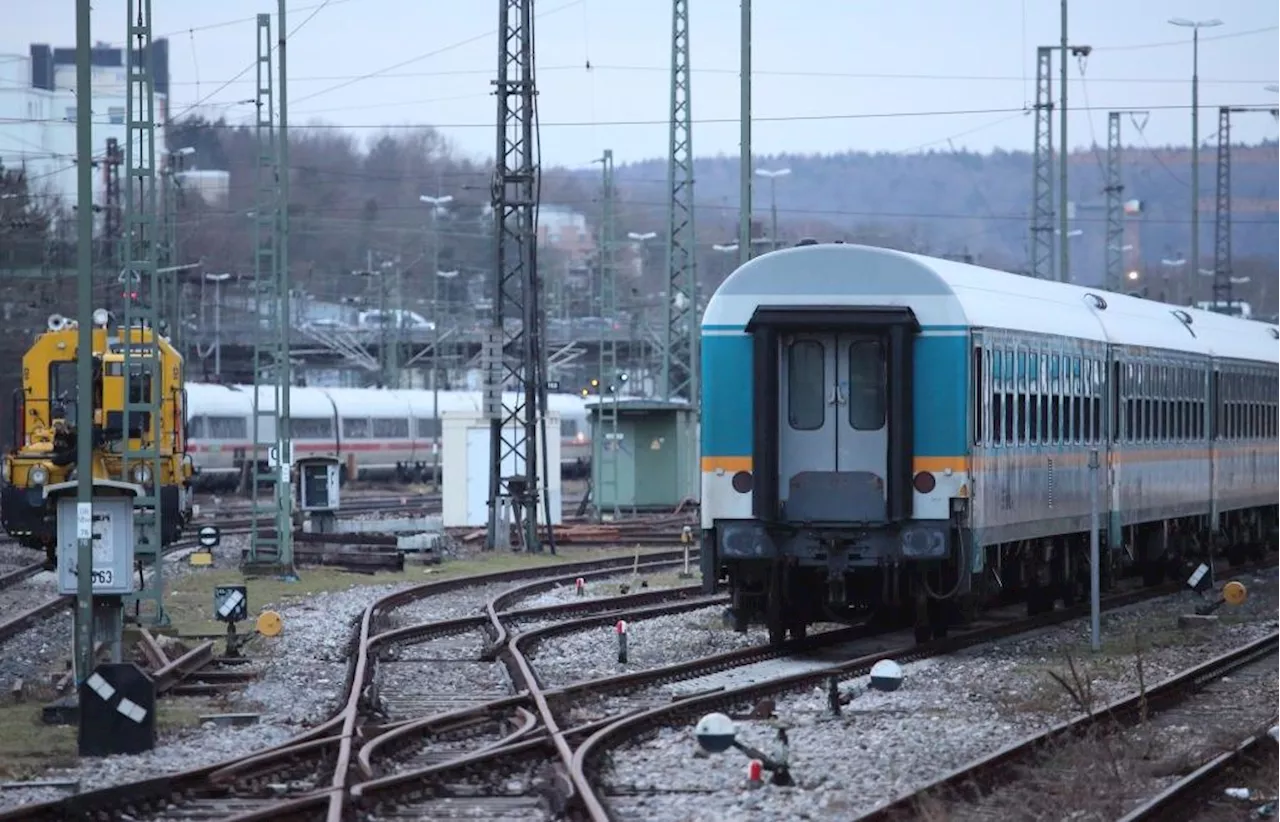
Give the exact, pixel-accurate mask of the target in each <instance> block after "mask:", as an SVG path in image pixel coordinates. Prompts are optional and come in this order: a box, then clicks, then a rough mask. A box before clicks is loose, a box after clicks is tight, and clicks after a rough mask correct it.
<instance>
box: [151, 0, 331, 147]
mask: <svg viewBox="0 0 1280 822" xmlns="http://www.w3.org/2000/svg"><path fill="white" fill-rule="evenodd" d="M337 1H338V2H343V3H345V2H349V0H337ZM333 2H334V0H324V2H322V3H320V4H318V5H317V6H315V7H314V9H315V10H314V11H312V12H311V14H309V15H308V16H307V19H305V20H303V21H302V22H301V23H299V24H298V25H296V26H294V27H293V31H291V32H289V34H288V35H287V36H286V38H285V39H287V40H292V39H293V36H294V35H295V34H297V33H298V32H299V31H300V30H301V29H302V27H303V26H305V25H306V24H307V23H310V22H311V21H312V20H313V19H314V18H315V16H316V15H317V14H319V13H320V12H321V11H322V10H324V8H325V6H328V5H331V4H332V3H333ZM252 19H253V20H255V21H256V20H257V17H254V18H252ZM277 48H279V43H272V44H271V53H272V54H275V51H276V49H277ZM256 65H258V60H257V58H256V57H255V58H254V59H253V61H252V62H250V63H249V64H248V65H247V66H245V67H244V68H242V69H240V71H239V73H237V74H236V76H234V77H232V78H231V79H230V80H227V81H226V82H224V83H222V85H220V86H218V87H217V88H216V89H214V90H213V91H211V92H210V93H208V94H206V95H205V96H204V97H202V98H200V99H199V100H197V101H196V102H194V103H192V104H191V105H189V106H187V107H186V108H184V109H183V110H182V111H180V112H178V113H177V114H176V115H172V116H170V117H169V122H172V121H174V120H180V119H182V118H183V117H184V116H186V115H187V114H188V113H190V112H192V111H194V110H195V109H197V108H199V107H200V106H202V105H204V104H205V103H207V102H209V99H210V98H212V97H215V96H217V95H218V94H219V93H221V92H222V91H223V89H226V88H227V87H228V86H230V85H231V84H232V83H234V82H236V81H237V80H239V79H240V78H241V77H243V76H245V75H246V74H248V73H249V72H250V71H251V70H253V68H254V66H256Z"/></svg>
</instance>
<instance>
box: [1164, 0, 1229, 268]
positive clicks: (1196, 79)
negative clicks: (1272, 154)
mask: <svg viewBox="0 0 1280 822" xmlns="http://www.w3.org/2000/svg"><path fill="white" fill-rule="evenodd" d="M1169 22H1170V23H1171V24H1172V25H1175V26H1182V27H1183V28H1189V29H1191V265H1192V266H1193V267H1194V266H1199V265H1200V29H1209V28H1213V27H1215V26H1221V25H1222V21H1221V20H1218V19H1216V18H1215V19H1212V20H1187V19H1186V18H1183V17H1174V18H1172V19H1171V20H1169Z"/></svg>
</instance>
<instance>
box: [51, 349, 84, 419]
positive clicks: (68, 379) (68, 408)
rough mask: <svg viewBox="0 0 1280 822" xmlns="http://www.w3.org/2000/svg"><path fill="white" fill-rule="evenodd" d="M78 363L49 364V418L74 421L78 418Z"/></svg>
mask: <svg viewBox="0 0 1280 822" xmlns="http://www.w3.org/2000/svg"><path fill="white" fill-rule="evenodd" d="M78 387H79V384H78V383H77V382H76V363H75V361H74V360H72V361H70V362H67V361H62V362H51V363H49V417H50V419H64V420H74V419H75V418H76V391H77V390H78Z"/></svg>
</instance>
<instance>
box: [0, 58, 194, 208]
mask: <svg viewBox="0 0 1280 822" xmlns="http://www.w3.org/2000/svg"><path fill="white" fill-rule="evenodd" d="M151 53H152V55H153V56H154V65H153V67H152V74H153V79H154V82H155V112H154V117H155V121H156V123H157V124H158V126H157V129H156V155H157V156H156V163H157V167H158V166H159V165H160V164H161V163H162V161H163V155H164V129H163V127H162V126H161V125H159V124H163V123H164V122H165V121H166V120H167V119H168V91H169V43H168V41H167V40H164V39H159V40H156V41H154V43H153V45H152V49H151ZM75 55H76V50H75V49H74V48H51V47H50V46H47V45H42V44H33V45H32V46H31V50H30V54H27V55H20V54H0V163H3V165H4V167H5V168H7V169H18V168H25V169H26V172H27V180H28V183H29V185H30V187H31V190H32V192H33V193H35V194H38V195H50V196H53V197H57V198H59V199H61V201H62V203H63V205H64V206H66V207H70V206H71V205H73V204H75V201H76V171H75V169H76V94H75V91H76V66H75ZM124 56H125V55H124V49H123V48H117V47H114V46H109V45H106V44H99V45H97V46H94V48H93V50H92V62H93V103H92V109H93V153H94V160H95V161H97V160H101V159H102V158H103V157H105V156H106V149H107V140H108V138H115V139H116V140H117V141H118V142H119V146H120V151H121V156H122V157H123V152H124V148H125V145H124V142H125V122H124V121H125V104H126V103H127V95H128V88H127V82H126V76H125V72H126V67H125V61H124ZM105 170H106V167H105V165H102V164H99V166H98V172H97V173H95V174H94V202H95V203H101V202H102V201H103V189H104V188H105V182H106V174H105ZM124 176H125V175H124V169H123V168H121V178H122V180H123V178H124Z"/></svg>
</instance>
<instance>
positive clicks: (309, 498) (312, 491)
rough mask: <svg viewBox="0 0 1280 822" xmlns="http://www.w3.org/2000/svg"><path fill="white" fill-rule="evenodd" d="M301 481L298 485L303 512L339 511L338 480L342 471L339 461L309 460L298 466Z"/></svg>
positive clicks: (299, 503)
mask: <svg viewBox="0 0 1280 822" xmlns="http://www.w3.org/2000/svg"><path fill="white" fill-rule="evenodd" d="M298 471H299V473H300V474H301V481H300V482H299V483H298V497H299V499H298V507H299V508H301V509H302V510H303V511H336V510H338V479H339V476H340V469H339V466H338V461H337V460H331V459H309V460H305V461H302V462H299V464H298Z"/></svg>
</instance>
